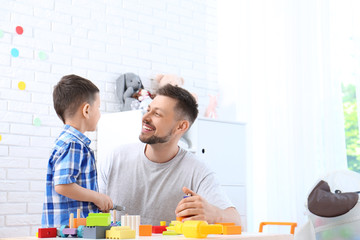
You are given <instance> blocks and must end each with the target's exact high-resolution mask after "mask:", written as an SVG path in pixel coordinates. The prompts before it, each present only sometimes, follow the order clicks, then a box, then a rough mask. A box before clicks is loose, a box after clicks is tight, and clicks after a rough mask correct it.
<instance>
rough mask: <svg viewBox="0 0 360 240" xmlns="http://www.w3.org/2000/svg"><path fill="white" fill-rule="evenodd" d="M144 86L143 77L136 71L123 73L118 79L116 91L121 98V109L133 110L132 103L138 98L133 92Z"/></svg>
mask: <svg viewBox="0 0 360 240" xmlns="http://www.w3.org/2000/svg"><path fill="white" fill-rule="evenodd" d="M141 88H144V86H143V84H142V82H141V79H140V77H139V76H138V75H136V74H134V73H125V74H122V75H121V76H120V77H119V78H118V79H117V80H116V93H117V96H118V98H119V100H120V111H129V110H131V103H132V102H133V101H134V100H136V99H135V98H133V97H132V96H133V94H134V93H136V92H137V91H138V90H139V89H141Z"/></svg>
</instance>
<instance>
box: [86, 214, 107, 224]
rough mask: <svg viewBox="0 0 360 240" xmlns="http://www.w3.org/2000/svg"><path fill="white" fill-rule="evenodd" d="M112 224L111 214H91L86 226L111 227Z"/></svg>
mask: <svg viewBox="0 0 360 240" xmlns="http://www.w3.org/2000/svg"><path fill="white" fill-rule="evenodd" d="M110 224H111V215H110V213H89V215H88V217H87V218H86V226H89V227H95V226H104V227H105V226H109V225H110Z"/></svg>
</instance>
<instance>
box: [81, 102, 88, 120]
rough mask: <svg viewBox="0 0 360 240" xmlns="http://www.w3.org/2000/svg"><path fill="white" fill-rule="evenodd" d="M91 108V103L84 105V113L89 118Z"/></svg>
mask: <svg viewBox="0 0 360 240" xmlns="http://www.w3.org/2000/svg"><path fill="white" fill-rule="evenodd" d="M89 108H90V104H88V103H85V104H84V105H83V107H82V115H83V116H84V117H85V118H86V119H88V118H89Z"/></svg>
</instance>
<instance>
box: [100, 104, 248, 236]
mask: <svg viewBox="0 0 360 240" xmlns="http://www.w3.org/2000/svg"><path fill="white" fill-rule="evenodd" d="M141 118H142V113H141V112H140V111H127V112H119V113H110V114H104V115H103V116H102V117H101V119H100V121H99V123H98V131H97V134H98V135H97V137H98V138H97V161H102V160H103V159H104V158H105V157H106V154H107V153H108V151H109V150H111V149H112V148H114V147H116V146H119V145H121V144H124V143H132V142H139V134H140V131H141ZM245 130H246V129H245V124H243V123H239V122H225V121H218V120H212V119H205V118H199V119H197V120H196V121H195V123H194V124H193V126H192V127H191V129H190V131H189V132H188V134H187V137H188V138H189V139H190V140H191V143H192V145H191V148H190V149H189V150H190V151H192V152H194V153H195V154H196V155H198V156H199V158H200V159H201V160H203V161H205V162H206V163H207V165H208V166H209V167H210V168H211V169H213V170H214V171H215V173H216V174H217V176H218V179H219V181H220V184H221V185H222V186H223V189H224V190H225V192H226V193H227V194H228V196H229V198H230V199H231V201H232V202H233V203H234V205H235V206H236V208H237V210H238V211H239V213H240V215H241V218H242V219H241V220H242V226H243V231H245V230H246V181H245V180H246V159H245V156H246V153H245V134H246V133H245ZM180 145H181V146H182V147H185V148H186V147H187V146H188V145H187V144H185V141H181V142H180Z"/></svg>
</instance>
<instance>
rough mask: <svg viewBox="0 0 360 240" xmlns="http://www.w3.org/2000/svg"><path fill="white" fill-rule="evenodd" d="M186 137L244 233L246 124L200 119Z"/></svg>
mask: <svg viewBox="0 0 360 240" xmlns="http://www.w3.org/2000/svg"><path fill="white" fill-rule="evenodd" d="M189 135H190V139H192V151H193V152H195V154H196V155H198V156H199V157H200V159H202V160H203V161H204V162H206V164H207V165H208V166H209V167H210V168H211V169H213V170H214V171H215V173H216V175H217V177H218V179H219V181H220V184H221V185H222V187H223V189H224V190H225V192H226V193H227V194H228V196H229V198H230V199H231V201H232V202H233V203H234V205H235V207H236V208H237V210H238V211H239V213H240V215H241V218H242V219H241V220H242V225H243V228H244V229H243V230H246V152H245V149H246V146H245V141H246V125H245V124H244V123H240V122H226V121H218V120H212V119H205V118H199V119H198V120H196V121H195V123H194V124H193V126H192V128H191V131H190V134H189Z"/></svg>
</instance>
